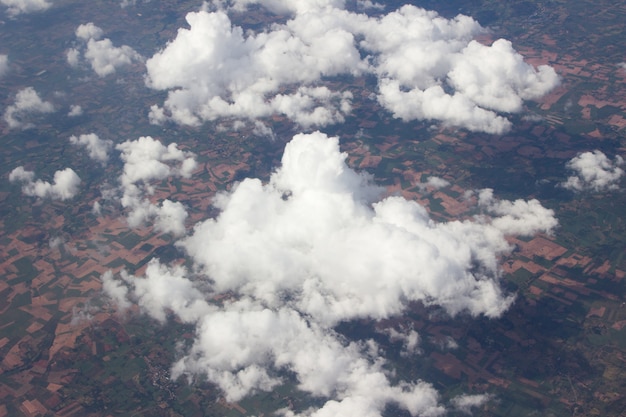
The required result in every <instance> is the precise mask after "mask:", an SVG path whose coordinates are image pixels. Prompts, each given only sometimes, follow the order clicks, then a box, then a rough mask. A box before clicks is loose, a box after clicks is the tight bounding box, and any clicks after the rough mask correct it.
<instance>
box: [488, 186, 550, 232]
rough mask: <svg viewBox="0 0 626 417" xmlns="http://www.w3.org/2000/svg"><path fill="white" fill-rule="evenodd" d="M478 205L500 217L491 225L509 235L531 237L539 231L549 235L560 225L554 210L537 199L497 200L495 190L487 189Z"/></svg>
mask: <svg viewBox="0 0 626 417" xmlns="http://www.w3.org/2000/svg"><path fill="white" fill-rule="evenodd" d="M478 204H479V205H480V206H481V207H484V208H486V209H487V211H488V212H489V213H491V214H496V215H498V216H499V217H497V218H494V219H493V220H492V221H491V224H492V225H493V226H494V227H496V228H498V229H499V230H501V231H502V233H505V234H508V235H522V236H529V235H533V234H535V233H537V232H538V231H541V232H544V233H548V234H549V233H550V232H551V231H552V230H553V229H554V228H555V227H556V226H557V225H558V221H557V219H556V218H555V217H554V210H551V209H547V208H545V207H543V206H542V205H541V203H540V202H539V201H538V200H536V199H532V200H530V201H524V200H515V201H508V200H497V199H495V198H494V196H493V190H492V189H490V188H485V189H483V190H480V191H479V193H478Z"/></svg>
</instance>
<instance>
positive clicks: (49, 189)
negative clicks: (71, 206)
mask: <svg viewBox="0 0 626 417" xmlns="http://www.w3.org/2000/svg"><path fill="white" fill-rule="evenodd" d="M9 181H11V182H20V183H22V193H24V194H25V195H27V196H31V197H39V198H50V199H52V200H68V199H70V198H72V197H74V196H75V195H76V194H77V193H78V186H79V185H80V178H79V177H78V175H77V174H76V173H75V172H74V170H73V169H71V168H65V169H63V170H60V171H56V172H55V173H54V182H53V183H49V182H47V181H42V180H37V181H35V173H34V172H33V171H26V170H25V169H24V167H21V166H19V167H17V168H15V169H13V171H11V173H10V174H9Z"/></svg>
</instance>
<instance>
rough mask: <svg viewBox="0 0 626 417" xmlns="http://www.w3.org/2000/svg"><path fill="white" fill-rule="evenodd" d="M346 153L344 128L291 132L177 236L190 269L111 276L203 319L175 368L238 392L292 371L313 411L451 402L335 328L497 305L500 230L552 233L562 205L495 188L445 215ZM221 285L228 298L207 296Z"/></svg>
mask: <svg viewBox="0 0 626 417" xmlns="http://www.w3.org/2000/svg"><path fill="white" fill-rule="evenodd" d="M345 159H346V155H345V154H343V153H341V152H340V150H339V143H338V139H337V138H329V137H327V136H326V135H324V134H322V133H319V132H315V133H312V134H308V135H305V134H299V135H296V136H295V137H294V138H293V140H292V141H291V142H290V143H289V144H288V145H287V146H286V148H285V151H284V155H283V158H282V164H281V167H280V168H279V169H278V170H276V172H275V173H274V174H273V175H272V176H271V179H270V180H269V182H268V183H266V184H263V183H262V182H261V181H260V180H258V179H246V180H244V181H242V182H241V183H239V184H238V185H237V186H236V187H234V188H233V190H231V191H230V192H227V193H223V194H221V195H219V196H218V197H217V199H216V201H215V205H216V206H217V207H218V208H219V209H220V214H219V215H218V216H217V217H216V218H214V219H208V220H205V221H203V222H201V223H198V224H197V225H196V226H195V227H194V230H193V233H192V234H191V235H189V236H188V237H186V238H184V239H182V240H181V241H180V242H179V245H180V246H181V247H182V248H183V249H184V250H185V251H186V253H187V254H188V256H189V257H190V259H191V260H192V261H193V264H194V265H195V266H194V270H195V272H196V273H195V274H190V272H188V271H186V270H185V269H183V268H181V267H168V266H166V265H162V264H160V263H159V262H158V261H157V260H153V261H152V262H151V263H150V265H149V266H148V268H147V271H146V274H145V276H144V277H132V276H130V275H128V274H126V273H122V274H121V276H120V277H119V278H117V279H116V278H114V277H112V276H111V274H109V275H107V276H106V279H107V288H110V289H111V290H110V291H109V294H110V295H111V296H112V297H113V298H116V299H119V300H120V302H121V304H122V305H125V306H126V305H128V300H132V301H133V302H135V303H138V304H139V305H140V306H141V307H142V309H143V310H144V311H145V312H147V313H148V314H150V315H151V316H152V317H154V318H156V319H158V320H165V318H166V317H167V312H173V313H175V314H176V315H178V316H179V318H180V319H181V320H183V321H185V322H188V323H194V324H195V325H196V339H195V341H194V343H193V345H192V346H191V347H190V349H189V350H188V351H187V354H186V355H185V356H184V357H183V358H181V359H180V360H179V361H178V362H177V363H175V364H174V366H173V375H174V376H180V375H185V374H201V375H205V376H206V377H207V378H208V379H209V380H210V381H212V382H213V383H215V384H217V385H218V386H219V387H220V388H221V389H222V390H223V391H224V393H225V395H226V397H227V398H228V399H229V400H238V399H240V398H242V397H244V396H246V395H249V394H250V393H252V392H255V391H256V390H271V389H272V388H273V387H275V386H276V385H278V384H280V383H282V382H283V381H284V378H286V376H285V373H284V371H289V373H290V374H292V375H294V377H295V378H296V380H297V383H298V387H299V388H300V389H301V390H303V391H305V392H308V393H310V394H312V395H314V396H317V397H322V398H325V399H326V402H325V403H324V405H323V406H322V407H320V408H319V409H311V410H308V411H306V412H305V413H304V415H315V416H336V415H357V414H358V415H368V416H377V415H381V413H382V411H383V410H384V408H385V406H386V405H387V404H390V403H394V404H396V405H398V406H400V407H401V408H404V409H406V410H408V411H409V412H410V413H411V414H412V415H439V414H441V413H443V410H444V408H445V407H444V405H441V404H440V401H439V399H438V396H437V392H436V390H435V389H434V388H433V387H432V386H430V385H428V384H427V383H424V382H421V381H406V382H398V383H394V382H392V378H391V377H390V375H389V374H388V373H387V372H386V371H385V370H384V366H383V365H384V358H382V357H380V356H379V354H378V348H377V346H376V344H375V343H374V342H371V341H370V342H358V343H357V342H349V341H347V340H345V339H344V338H343V337H341V336H340V335H338V334H337V333H336V332H335V330H334V329H335V326H336V325H337V324H338V323H339V322H341V321H349V320H355V319H361V318H373V319H382V318H388V317H392V316H395V315H399V314H401V313H402V312H403V311H405V310H406V309H407V308H408V306H409V305H410V303H412V302H416V301H420V302H423V303H425V304H427V305H438V306H441V307H442V308H444V309H445V310H446V311H447V312H449V313H450V314H459V313H461V312H467V313H469V314H471V315H481V314H482V315H486V316H488V317H497V316H499V315H500V314H501V313H502V312H503V311H504V310H506V309H507V308H508V306H509V305H510V304H511V302H512V300H513V298H512V296H510V295H507V294H504V293H503V291H502V290H501V289H500V287H499V284H498V281H499V277H500V270H499V267H498V257H499V256H500V255H502V254H503V253H506V252H507V251H508V250H509V249H510V248H509V245H508V244H507V241H506V239H505V235H506V234H508V233H516V234H517V233H520V234H532V233H536V232H538V231H544V232H549V231H550V229H551V228H552V227H554V226H555V225H556V220H555V219H554V213H553V212H552V211H551V210H547V209H545V208H543V207H542V206H541V205H540V204H539V203H538V202H533V201H531V202H528V203H526V202H524V201H521V200H520V201H516V202H504V201H500V200H498V199H496V198H495V197H494V196H493V193H492V192H491V191H489V190H487V191H482V192H481V193H480V196H479V198H478V199H477V202H478V204H479V206H480V208H481V209H479V211H480V210H482V211H483V212H482V214H479V215H477V217H476V218H475V219H474V220H464V221H450V222H443V223H438V222H435V221H434V220H432V219H431V218H430V217H429V215H428V213H427V211H426V210H425V209H424V208H423V207H422V206H420V205H418V204H416V203H415V202H412V201H407V200H405V199H403V198H401V197H387V198H381V197H382V190H381V189H380V188H378V187H376V186H375V185H373V184H372V178H370V177H369V176H367V175H363V174H360V173H357V172H355V171H353V170H351V169H350V168H349V167H348V166H347V165H346V163H345ZM487 213H492V215H491V216H488V215H487ZM198 274H199V277H200V279H198V278H197V277H198ZM192 276H195V277H196V278H192ZM224 293H226V294H231V295H232V297H230V298H226V299H223V300H222V301H221V302H220V304H216V303H212V302H211V301H210V300H211V299H212V298H213V297H215V296H217V295H219V294H224ZM409 336H410V339H409V338H407V347H406V351H407V352H415V351H417V350H418V349H417V346H416V345H417V343H418V340H419V337H418V335H417V333H415V332H413V333H410V334H409ZM409 348H410V350H409ZM459 401H460V400H459ZM462 405H463V406H465V405H466V404H465V403H463V404H462ZM453 406H458V405H457V404H453ZM287 414H289V413H287Z"/></svg>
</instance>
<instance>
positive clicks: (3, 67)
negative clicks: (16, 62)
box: [0, 54, 9, 78]
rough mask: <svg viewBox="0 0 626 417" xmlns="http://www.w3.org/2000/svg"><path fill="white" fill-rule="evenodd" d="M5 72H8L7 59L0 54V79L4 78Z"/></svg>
mask: <svg viewBox="0 0 626 417" xmlns="http://www.w3.org/2000/svg"><path fill="white" fill-rule="evenodd" d="M7 72H9V57H8V56H7V55H4V54H0V78H2V77H4V76H5V75H6V74H7Z"/></svg>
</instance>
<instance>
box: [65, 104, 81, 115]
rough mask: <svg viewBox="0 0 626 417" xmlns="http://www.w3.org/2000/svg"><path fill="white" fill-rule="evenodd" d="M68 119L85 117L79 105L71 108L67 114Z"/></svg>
mask: <svg viewBox="0 0 626 417" xmlns="http://www.w3.org/2000/svg"><path fill="white" fill-rule="evenodd" d="M67 115H68V117H78V116H82V115H83V108H82V107H81V106H79V105H77V104H72V105H71V106H70V111H69V112H68V113H67Z"/></svg>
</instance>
